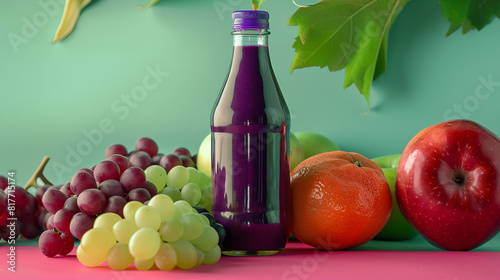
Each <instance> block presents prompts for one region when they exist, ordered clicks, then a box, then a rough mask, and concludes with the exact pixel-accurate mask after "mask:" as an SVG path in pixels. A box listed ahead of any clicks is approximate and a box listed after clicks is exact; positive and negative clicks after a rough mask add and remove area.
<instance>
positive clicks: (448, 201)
mask: <svg viewBox="0 0 500 280" xmlns="http://www.w3.org/2000/svg"><path fill="white" fill-rule="evenodd" d="M396 198H397V202H398V205H399V208H400V209H401V212H402V213H403V215H404V216H405V218H406V219H407V220H408V221H409V222H410V224H411V225H412V226H413V227H415V229H417V231H419V232H420V234H422V236H424V237H425V238H426V239H427V241H429V242H430V243H431V244H433V245H435V246H436V247H439V248H442V249H447V250H471V249H474V248H476V247H478V246H480V245H482V244H484V243H485V242H486V241H488V240H489V239H491V238H492V237H494V236H495V235H496V233H497V232H498V231H499V229H500V138H498V136H496V135H495V134H493V133H492V132H491V131H489V130H488V129H486V128H484V127H482V126H481V125H479V124H477V123H475V122H472V121H466V120H452V121H446V122H443V123H440V124H436V125H433V126H430V127H428V128H426V129H424V130H422V131H421V132H419V133H418V134H417V135H416V136H415V137H414V138H413V139H412V140H411V141H410V142H409V143H408V145H407V146H406V148H405V150H404V151H403V154H402V157H401V160H400V162H399V165H398V169H397V176H396Z"/></svg>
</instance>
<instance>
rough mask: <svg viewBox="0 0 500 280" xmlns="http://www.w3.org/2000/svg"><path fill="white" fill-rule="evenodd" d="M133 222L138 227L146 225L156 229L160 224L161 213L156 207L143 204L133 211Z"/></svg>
mask: <svg viewBox="0 0 500 280" xmlns="http://www.w3.org/2000/svg"><path fill="white" fill-rule="evenodd" d="M135 224H136V225H137V226H138V227H140V228H144V227H148V228H152V229H154V230H158V229H159V228H160V225H161V215H160V212H158V210H156V208H154V207H153V206H149V205H144V206H142V207H141V208H139V209H138V210H137V212H135Z"/></svg>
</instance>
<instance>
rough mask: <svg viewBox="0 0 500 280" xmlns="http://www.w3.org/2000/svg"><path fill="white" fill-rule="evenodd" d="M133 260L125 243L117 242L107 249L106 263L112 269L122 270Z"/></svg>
mask: <svg viewBox="0 0 500 280" xmlns="http://www.w3.org/2000/svg"><path fill="white" fill-rule="evenodd" d="M133 262H134V258H133V257H132V255H131V254H130V252H129V250H128V246H127V244H123V243H120V242H117V243H116V244H115V245H113V247H111V249H109V252H108V255H107V257H106V264H107V265H108V266H109V267H110V268H111V269H114V270H124V269H126V268H127V267H129V266H130V265H131V264H132V263H133Z"/></svg>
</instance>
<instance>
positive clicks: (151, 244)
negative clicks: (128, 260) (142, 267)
mask: <svg viewBox="0 0 500 280" xmlns="http://www.w3.org/2000/svg"><path fill="white" fill-rule="evenodd" d="M160 245H161V238H160V234H159V233H158V231H156V230H154V229H152V228H149V227H143V228H140V229H139V230H138V231H136V232H135V233H134V235H132V237H131V238H130V242H129V243H128V249H129V251H130V254H131V255H132V256H133V257H134V258H135V259H141V260H148V259H152V258H153V257H154V256H155V255H156V253H157V252H158V249H160Z"/></svg>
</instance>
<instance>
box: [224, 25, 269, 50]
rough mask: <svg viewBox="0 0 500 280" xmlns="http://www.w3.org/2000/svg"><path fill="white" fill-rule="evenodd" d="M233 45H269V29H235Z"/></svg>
mask: <svg viewBox="0 0 500 280" xmlns="http://www.w3.org/2000/svg"><path fill="white" fill-rule="evenodd" d="M231 34H233V46H235V47H237V46H266V47H267V46H268V44H267V36H268V35H269V34H270V32H269V30H267V29H243V30H238V31H234V32H232V33H231Z"/></svg>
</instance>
